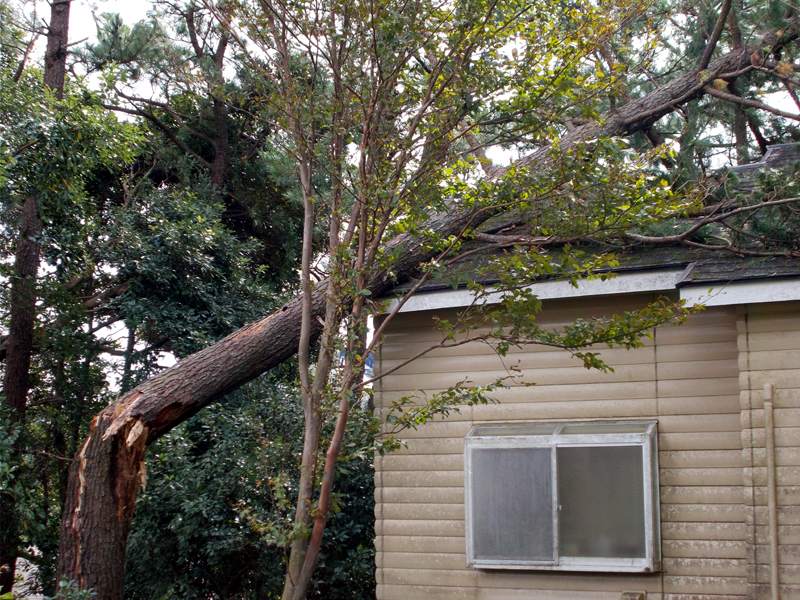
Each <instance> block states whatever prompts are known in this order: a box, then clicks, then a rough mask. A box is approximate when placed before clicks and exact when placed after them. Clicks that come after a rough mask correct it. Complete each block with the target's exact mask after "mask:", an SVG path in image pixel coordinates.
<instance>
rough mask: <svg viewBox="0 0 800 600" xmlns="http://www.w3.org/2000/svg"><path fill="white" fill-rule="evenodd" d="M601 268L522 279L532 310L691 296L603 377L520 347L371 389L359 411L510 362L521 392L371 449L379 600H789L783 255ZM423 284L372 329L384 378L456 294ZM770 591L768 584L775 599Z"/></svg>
mask: <svg viewBox="0 0 800 600" xmlns="http://www.w3.org/2000/svg"><path fill="white" fill-rule="evenodd" d="M616 272H617V273H618V275H617V276H616V277H615V278H612V279H609V280H607V281H600V280H591V281H582V282H581V283H580V284H579V286H578V288H577V289H576V288H574V287H572V286H570V285H569V284H568V283H566V282H561V281H543V282H539V283H534V284H533V289H534V291H535V292H536V293H537V294H538V295H539V297H540V298H541V299H542V300H543V309H542V312H541V314H540V316H539V317H538V319H539V321H541V322H542V323H544V324H549V325H553V326H557V325H558V324H562V323H567V322H571V321H573V320H574V319H575V318H577V317H588V316H602V315H608V314H612V313H614V312H619V311H626V310H632V309H635V308H639V307H641V306H643V305H644V304H646V303H647V302H650V301H652V300H654V299H655V298H657V297H661V296H666V297H668V298H671V299H673V300H677V299H679V298H680V299H685V300H686V301H687V302H688V303H690V304H693V303H695V302H702V303H704V304H705V306H706V308H705V310H702V311H700V312H698V313H696V314H694V315H692V316H691V317H690V318H689V320H688V322H686V323H685V324H683V325H681V326H666V327H660V328H657V329H656V330H654V331H653V334H652V338H651V339H646V340H645V345H644V347H642V348H638V349H635V350H624V349H611V350H605V351H603V352H602V356H603V358H604V359H605V360H606V361H607V363H608V364H610V365H611V366H613V367H614V372H612V373H602V372H599V371H596V370H587V369H585V368H584V367H583V364H582V363H581V362H580V361H579V360H576V359H574V358H572V357H571V356H570V355H569V353H567V352H566V351H562V350H557V349H553V348H548V347H542V346H536V347H532V348H525V349H524V350H517V351H512V352H510V353H509V355H508V356H507V357H506V358H505V359H501V358H499V357H498V356H496V355H495V354H494V353H493V352H492V351H491V349H489V348H488V347H486V346H485V345H483V344H466V345H463V346H459V347H457V348H451V349H448V350H435V351H433V352H431V353H430V354H428V355H426V356H425V357H424V358H423V359H421V360H417V361H414V362H412V363H410V364H408V365H406V366H404V367H403V368H401V369H399V370H397V371H394V372H392V373H390V374H388V375H387V376H386V377H384V378H383V379H381V380H379V381H378V382H377V383H376V388H375V406H376V411H377V413H378V414H382V412H385V410H386V409H387V407H388V406H390V405H391V403H392V401H394V400H396V399H398V398H400V397H402V396H405V395H408V394H411V393H413V392H414V391H415V390H419V389H423V390H427V391H436V390H441V389H445V388H447V387H448V386H451V385H454V384H456V383H457V382H459V381H462V380H464V379H469V380H471V381H473V382H475V383H478V384H483V383H487V382H489V381H491V380H493V379H495V377H497V376H498V375H500V374H502V373H503V372H504V369H505V368H506V367H507V366H508V365H509V364H518V365H519V367H520V368H521V369H522V371H523V373H524V375H525V379H526V380H527V381H530V382H534V383H535V384H536V385H534V386H532V387H525V386H514V385H512V386H511V387H509V388H508V389H504V390H499V391H497V392H495V393H494V396H495V398H496V399H497V400H498V403H497V404H489V405H476V406H472V407H465V408H463V409H462V410H461V411H460V412H459V413H457V414H451V415H450V416H449V417H448V418H446V419H441V420H437V421H435V422H431V423H428V424H425V425H423V426H421V427H419V428H418V429H417V430H409V431H405V432H404V433H403V435H402V437H403V438H404V439H406V440H407V447H405V448H403V449H401V450H399V451H397V452H394V453H390V454H387V455H385V456H376V459H375V487H376V491H375V495H376V507H375V516H376V525H375V530H376V542H375V543H376V550H377V554H376V567H377V570H376V577H377V598H378V599H379V600H432V599H438V598H441V599H451V598H452V599H459V600H460V599H475V600H522V599H526V600H527V599H537V600H539V599H541V600H545V599H547V600H595V599H597V600H601V599H603V600H605V599H608V600H612V599H613V600H618V599H627V600H633V599H645V598H646V599H650V600H653V599H659V600H662V599H663V600H690V599H691V600H712V599H721V598H743V599H744V598H749V599H759V598H773V599H774V598H779V597H780V598H782V599H783V600H789V599H791V598H800V261H796V260H789V259H779V258H769V259H761V258H753V257H739V256H734V255H724V254H719V253H714V252H709V251H701V250H689V249H685V248H677V247H675V248H653V249H651V250H649V251H641V252H638V253H636V255H635V256H633V257H631V258H630V259H629V260H627V261H624V262H622V264H621V265H620V267H619V268H618V269H616ZM470 299H471V296H470V294H469V292H467V291H466V290H461V289H457V290H453V289H445V288H444V287H441V288H437V287H436V286H431V287H429V288H428V289H427V290H424V291H423V293H421V294H419V295H418V296H415V297H413V298H412V299H410V300H409V301H408V302H407V303H406V304H405V305H404V306H403V308H402V311H401V312H400V313H399V314H398V315H397V316H396V318H395V319H393V321H392V322H391V324H390V325H389V326H388V329H387V332H386V337H385V343H384V344H383V346H382V347H381V348H380V350H379V352H378V354H377V356H376V358H375V371H376V373H380V372H385V371H387V370H389V369H391V368H392V367H394V366H395V365H398V364H399V363H400V362H402V361H404V360H406V359H407V358H409V357H411V356H413V355H414V354H416V353H417V352H419V351H420V350H421V349H423V348H425V347H427V346H429V345H430V344H431V343H432V342H434V341H436V340H437V339H438V338H440V337H441V336H440V334H439V333H438V332H437V330H436V328H435V327H434V319H435V317H437V316H439V317H441V316H444V317H447V316H452V315H454V314H455V311H457V310H458V309H459V308H460V307H463V306H464V305H466V304H467V303H469V301H470ZM778 592H779V594H780V595H777V593H778Z"/></svg>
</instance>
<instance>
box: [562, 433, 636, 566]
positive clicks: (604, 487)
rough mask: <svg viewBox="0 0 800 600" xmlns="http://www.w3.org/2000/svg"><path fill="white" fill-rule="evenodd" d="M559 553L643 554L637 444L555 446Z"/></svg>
mask: <svg viewBox="0 0 800 600" xmlns="http://www.w3.org/2000/svg"><path fill="white" fill-rule="evenodd" d="M557 462H558V502H559V505H560V507H561V510H560V512H559V554H560V555H561V556H580V557H602V558H644V557H645V549H646V539H645V527H646V525H645V508H644V476H643V469H642V447H641V446H587V447H574V446H573V447H570V446H559V447H558V449H557Z"/></svg>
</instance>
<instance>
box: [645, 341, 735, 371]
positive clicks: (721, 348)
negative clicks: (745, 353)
mask: <svg viewBox="0 0 800 600" xmlns="http://www.w3.org/2000/svg"><path fill="white" fill-rule="evenodd" d="M656 359H657V360H658V368H659V370H660V369H661V368H662V366H668V364H665V363H674V362H686V361H697V362H703V361H714V360H726V359H730V360H737V361H738V359H739V349H738V348H737V347H736V344H733V343H731V340H728V339H726V340H725V341H723V342H714V343H708V342H706V343H695V344H685V345H672V346H670V345H662V344H661V339H660V338H659V343H658V344H657V345H656Z"/></svg>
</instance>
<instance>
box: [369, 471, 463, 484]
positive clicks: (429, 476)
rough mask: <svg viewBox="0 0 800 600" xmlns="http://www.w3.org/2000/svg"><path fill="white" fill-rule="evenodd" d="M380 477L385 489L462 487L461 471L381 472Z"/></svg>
mask: <svg viewBox="0 0 800 600" xmlns="http://www.w3.org/2000/svg"><path fill="white" fill-rule="evenodd" d="M381 477H382V484H383V485H385V486H387V487H435V488H440V487H458V488H463V487H464V472H463V471H386V472H383V471H382V472H381Z"/></svg>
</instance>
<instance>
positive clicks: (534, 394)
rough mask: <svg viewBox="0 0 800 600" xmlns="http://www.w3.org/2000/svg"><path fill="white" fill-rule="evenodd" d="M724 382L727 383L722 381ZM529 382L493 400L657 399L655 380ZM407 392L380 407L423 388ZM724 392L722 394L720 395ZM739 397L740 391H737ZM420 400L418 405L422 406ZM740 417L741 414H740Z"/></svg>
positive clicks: (391, 393)
mask: <svg viewBox="0 0 800 600" xmlns="http://www.w3.org/2000/svg"><path fill="white" fill-rule="evenodd" d="M463 379H464V375H463V374H460V375H459V376H458V378H457V380H458V381H463ZM721 381H725V380H721ZM529 383H533V384H534V385H533V386H530V387H526V386H521V385H512V386H511V387H509V388H508V389H503V390H498V391H496V392H494V393H492V394H491V396H492V397H493V398H496V399H498V400H502V401H503V402H504V403H505V402H508V403H520V404H522V403H526V402H557V401H560V402H574V401H576V400H620V399H625V398H632V399H640V398H655V397H656V385H655V382H654V381H650V382H639V381H635V382H623V383H614V382H608V383H594V384H591V383H587V384H574V385H540V384H538V383H536V381H535V379H534V380H531V381H530V382H529ZM405 385H406V386H408V389H405V390H396V389H392V390H388V389H387V390H386V391H385V392H384V393H382V396H383V397H382V398H381V399H380V406H391V404H392V402H394V401H396V400H399V399H400V398H402V397H404V396H408V395H410V394H411V393H412V392H415V391H417V390H419V389H422V388H412V387H411V386H413V385H416V382H413V383H412V382H407V383H406V384H405ZM443 389H444V388H426V392H427V394H428V395H429V396H430V395H431V394H434V393H437V392H440V391H442V390H443ZM720 393H722V392H720ZM737 394H738V390H737ZM422 402H423V400H420V401H419V402H418V403H422ZM737 416H738V415H737Z"/></svg>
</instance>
